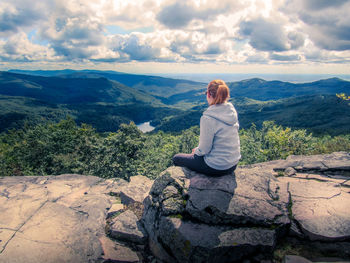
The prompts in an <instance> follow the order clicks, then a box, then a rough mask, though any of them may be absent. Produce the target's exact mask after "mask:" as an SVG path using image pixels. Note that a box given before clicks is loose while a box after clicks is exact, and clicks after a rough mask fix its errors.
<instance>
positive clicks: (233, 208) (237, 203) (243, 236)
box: [143, 152, 350, 262]
mask: <svg viewBox="0 0 350 263" xmlns="http://www.w3.org/2000/svg"><path fill="white" fill-rule="evenodd" d="M290 171H292V172H290ZM349 172H350V154H349V153H346V152H338V153H333V154H325V155H314V156H290V157H288V158H287V159H286V160H276V161H271V162H266V163H260V164H254V165H247V166H241V167H239V168H237V170H236V171H235V174H234V175H226V176H222V177H208V176H205V175H201V174H197V173H194V172H191V171H189V170H187V169H185V168H181V167H170V168H168V169H167V170H166V171H165V172H163V173H162V174H161V175H160V176H159V177H158V178H157V179H156V180H155V182H154V184H153V186H152V188H151V190H150V194H149V196H148V197H147V198H146V199H145V201H144V206H145V208H144V214H143V221H144V226H145V229H146V231H147V232H148V234H149V247H150V249H151V251H152V252H153V254H154V255H155V256H156V257H157V258H159V259H161V260H163V261H165V262H241V261H242V260H245V259H247V258H254V257H255V259H253V261H254V260H256V256H257V255H259V257H260V259H264V258H265V259H271V257H272V251H273V250H274V249H275V246H276V244H277V243H278V242H279V241H281V240H282V239H284V238H289V237H295V236H297V237H298V238H299V239H300V240H303V242H322V243H320V244H322V248H320V250H323V252H324V253H325V254H327V249H328V248H329V250H330V252H332V253H334V251H335V250H336V247H337V245H336V244H337V243H336V242H340V243H341V244H340V243H339V244H340V245H339V255H342V256H344V257H346V258H348V257H349V258H350V243H349V241H350V212H349V208H350V174H349ZM283 175H285V176H283ZM327 242H328V243H327ZM315 244H316V243H315ZM327 244H329V246H328V245H327ZM344 246H347V247H348V248H349V249H347V250H344V249H343V248H344ZM315 249H316V248H315Z"/></svg>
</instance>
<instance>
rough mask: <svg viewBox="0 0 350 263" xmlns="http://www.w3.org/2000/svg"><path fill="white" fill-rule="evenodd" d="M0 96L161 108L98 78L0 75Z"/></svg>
mask: <svg viewBox="0 0 350 263" xmlns="http://www.w3.org/2000/svg"><path fill="white" fill-rule="evenodd" d="M0 83H1V85H0V94H2V95H9V96H24V97H30V98H35V99H39V100H44V101H48V102H52V103H67V104H74V103H94V102H105V103H118V104H125V103H131V102H144V103H150V102H152V104H158V105H162V104H161V103H160V102H159V101H158V100H157V99H156V98H154V97H153V96H150V95H149V94H147V93H145V92H142V91H138V90H135V89H132V88H130V87H127V86H125V85H123V84H121V83H118V82H116V81H112V80H109V79H106V78H103V77H100V78H62V77H41V76H32V75H23V74H16V73H9V72H0Z"/></svg>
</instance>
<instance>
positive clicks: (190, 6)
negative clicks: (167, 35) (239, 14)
mask: <svg viewBox="0 0 350 263" xmlns="http://www.w3.org/2000/svg"><path fill="white" fill-rule="evenodd" d="M237 6H238V4H237V3H234V2H232V1H227V0H222V1H217V2H212V1H207V2H206V1H204V2H203V3H201V4H200V5H196V3H195V2H194V1H183V2H182V1H175V2H172V3H170V4H166V5H164V6H163V7H162V9H161V11H160V12H159V13H158V14H157V16H156V19H157V20H158V21H159V22H160V23H161V24H163V25H165V26H166V27H168V28H171V29H176V28H184V27H186V26H187V25H188V24H189V23H190V22H191V21H193V20H215V19H216V17H217V16H218V15H223V14H226V13H228V12H230V11H232V10H233V9H234V8H235V7H237Z"/></svg>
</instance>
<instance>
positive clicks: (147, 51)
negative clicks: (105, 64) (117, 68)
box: [110, 34, 161, 62]
mask: <svg viewBox="0 0 350 263" xmlns="http://www.w3.org/2000/svg"><path fill="white" fill-rule="evenodd" d="M140 36H142V34H139V35H135V34H131V35H127V36H118V35H117V36H114V37H113V38H112V39H111V40H110V48H111V49H112V50H113V51H114V52H117V53H118V54H120V59H119V60H120V61H124V62H126V61H130V60H137V61H153V60H158V58H159V56H160V53H161V52H160V49H159V48H154V47H152V46H151V45H149V44H147V41H144V40H142V39H140V38H141V37H140Z"/></svg>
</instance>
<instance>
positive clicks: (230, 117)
mask: <svg viewBox="0 0 350 263" xmlns="http://www.w3.org/2000/svg"><path fill="white" fill-rule="evenodd" d="M203 115H205V116H209V117H212V118H214V119H216V120H219V121H221V122H223V123H225V124H227V125H234V124H237V125H238V118H237V112H236V109H235V108H234V107H233V105H232V104H231V103H230V102H227V103H222V104H215V105H211V106H210V107H209V108H208V109H207V110H206V111H205V112H204V113H203Z"/></svg>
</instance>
